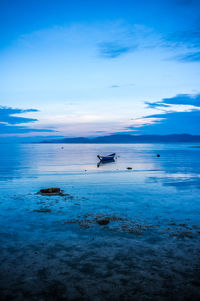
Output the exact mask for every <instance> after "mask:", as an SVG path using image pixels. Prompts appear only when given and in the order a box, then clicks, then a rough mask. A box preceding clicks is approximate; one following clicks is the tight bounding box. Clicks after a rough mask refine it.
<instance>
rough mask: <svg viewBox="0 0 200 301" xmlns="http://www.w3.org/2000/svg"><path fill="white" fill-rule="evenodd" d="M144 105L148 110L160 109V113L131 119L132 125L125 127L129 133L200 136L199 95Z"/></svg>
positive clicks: (175, 97)
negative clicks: (134, 131)
mask: <svg viewBox="0 0 200 301" xmlns="http://www.w3.org/2000/svg"><path fill="white" fill-rule="evenodd" d="M146 104H147V105H148V108H150V109H162V110H161V113H156V114H153V115H148V116H144V117H142V118H140V119H138V120H136V119H133V124H132V125H130V126H129V127H127V129H128V130H129V131H132V130H137V133H138V134H157V135H167V134H183V133H187V134H194V135H199V134H200V125H199V121H200V94H197V95H190V94H178V95H176V96H174V97H171V98H163V99H162V100H161V101H158V102H152V103H151V102H146ZM174 105H176V107H175V109H174V108H173V106H174ZM185 106H190V107H189V108H188V107H187V108H186V107H185ZM169 109H170V110H169ZM175 110H176V111H175ZM137 123H138V124H137Z"/></svg>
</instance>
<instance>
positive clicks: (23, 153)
mask: <svg viewBox="0 0 200 301" xmlns="http://www.w3.org/2000/svg"><path fill="white" fill-rule="evenodd" d="M110 153H116V159H115V161H113V162H109V163H105V164H100V165H99V164H98V161H99V160H98V158H97V155H108V154H110ZM52 187H54V188H60V189H61V192H62V193H61V194H60V195H42V194H40V190H41V189H45V188H52ZM0 246H1V252H0V297H1V300H17V301H18V300H20V301H21V300H48V301H49V300H50V301H51V300H74V301H78V300H84V301H85V300H86V301H87V300H88V301H90V300H91V301H96V300H97V301H101V300H109V301H110V300H111V301H112V300H113V301H115V300H116V301H127V300H137V301H140V300H141V301H146V300H155V301H156V300H177V301H179V300H180V301H182V300H199V298H200V289H199V287H200V144H198V143H195V144H194V143H193V144H191V143H176V144H170V143H169V144H42V143H40V144H34V143H33V144H0Z"/></svg>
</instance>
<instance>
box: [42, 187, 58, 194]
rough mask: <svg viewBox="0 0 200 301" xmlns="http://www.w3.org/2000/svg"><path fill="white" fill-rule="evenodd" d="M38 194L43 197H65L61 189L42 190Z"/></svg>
mask: <svg viewBox="0 0 200 301" xmlns="http://www.w3.org/2000/svg"><path fill="white" fill-rule="evenodd" d="M38 194H41V195H63V193H62V192H61V190H60V188H45V189H40V191H39V192H38Z"/></svg>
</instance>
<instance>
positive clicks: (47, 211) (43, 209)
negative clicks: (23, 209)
mask: <svg viewBox="0 0 200 301" xmlns="http://www.w3.org/2000/svg"><path fill="white" fill-rule="evenodd" d="M34 212H41V213H51V209H49V208H40V209H36V210H34Z"/></svg>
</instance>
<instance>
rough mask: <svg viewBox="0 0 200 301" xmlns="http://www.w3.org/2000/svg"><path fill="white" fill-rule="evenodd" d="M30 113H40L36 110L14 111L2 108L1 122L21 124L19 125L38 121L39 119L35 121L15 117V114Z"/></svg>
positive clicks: (0, 110)
mask: <svg viewBox="0 0 200 301" xmlns="http://www.w3.org/2000/svg"><path fill="white" fill-rule="evenodd" d="M29 112H38V110H35V109H28V110H21V109H13V108H9V107H2V106H0V122H6V123H8V124H19V123H26V122H33V121H37V119H33V118H25V117H18V116H13V115H15V114H23V113H29Z"/></svg>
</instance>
